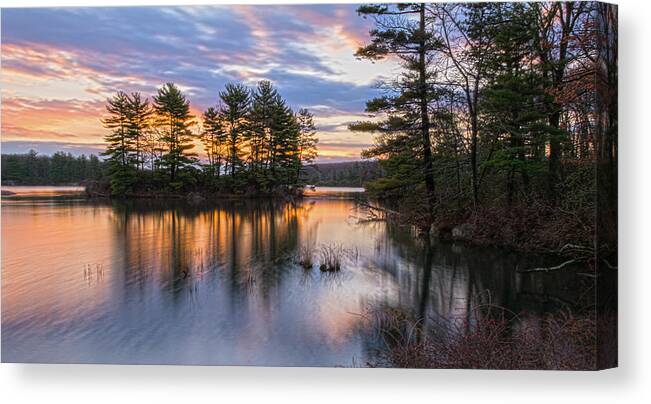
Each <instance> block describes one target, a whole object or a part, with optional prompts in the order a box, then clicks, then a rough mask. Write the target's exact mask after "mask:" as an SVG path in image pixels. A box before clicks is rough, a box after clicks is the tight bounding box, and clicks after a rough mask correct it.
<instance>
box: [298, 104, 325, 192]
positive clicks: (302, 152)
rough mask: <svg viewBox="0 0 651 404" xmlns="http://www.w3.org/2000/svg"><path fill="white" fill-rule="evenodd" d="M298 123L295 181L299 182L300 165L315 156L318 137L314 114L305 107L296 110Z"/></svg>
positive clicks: (309, 161) (310, 160)
mask: <svg viewBox="0 0 651 404" xmlns="http://www.w3.org/2000/svg"><path fill="white" fill-rule="evenodd" d="M296 121H297V123H298V134H299V136H298V151H297V155H298V168H297V169H296V179H295V182H297V183H298V182H299V180H300V173H301V167H302V166H303V165H305V164H310V163H311V162H312V161H314V159H315V158H316V156H317V150H316V145H317V143H318V142H319V139H317V137H316V126H315V125H314V115H312V113H311V112H310V111H308V110H307V109H305V108H302V109H300V110H299V111H298V114H297V115H296Z"/></svg>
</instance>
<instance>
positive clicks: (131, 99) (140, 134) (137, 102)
mask: <svg viewBox="0 0 651 404" xmlns="http://www.w3.org/2000/svg"><path fill="white" fill-rule="evenodd" d="M151 115H152V111H151V107H150V105H149V100H148V99H147V98H144V99H143V98H142V96H141V95H140V93H138V92H134V93H131V95H129V96H128V124H127V128H128V134H129V138H130V139H131V142H132V144H133V153H132V156H131V159H130V160H131V163H132V164H134V165H135V167H136V168H138V169H139V170H142V169H144V166H145V151H144V148H145V138H146V135H147V131H149V130H150V126H151Z"/></svg>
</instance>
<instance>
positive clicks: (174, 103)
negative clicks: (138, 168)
mask: <svg viewBox="0 0 651 404" xmlns="http://www.w3.org/2000/svg"><path fill="white" fill-rule="evenodd" d="M154 111H155V113H156V118H155V119H156V126H157V128H158V130H159V131H160V134H161V136H160V139H161V141H162V142H163V143H164V144H165V146H166V148H165V154H163V155H162V157H161V162H160V164H161V166H162V167H163V168H164V169H167V170H168V172H169V177H170V181H171V184H172V186H173V187H180V186H182V184H181V183H177V182H176V180H177V176H178V174H179V173H180V172H182V171H183V169H184V168H186V167H188V166H189V165H191V164H193V163H194V162H195V161H196V159H195V158H194V157H195V156H196V154H194V153H190V152H189V150H191V149H192V148H193V147H194V144H192V141H193V139H194V135H193V133H192V131H191V130H190V128H191V127H192V126H193V125H194V124H195V122H194V120H193V118H194V117H193V116H192V115H191V114H190V103H189V102H188V101H187V100H186V98H185V96H184V95H183V94H182V93H181V90H179V88H178V87H176V86H175V85H174V84H173V83H167V84H165V85H164V86H163V87H161V88H160V89H159V90H158V94H157V95H156V96H155V97H154Z"/></svg>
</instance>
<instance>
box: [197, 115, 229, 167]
mask: <svg viewBox="0 0 651 404" xmlns="http://www.w3.org/2000/svg"><path fill="white" fill-rule="evenodd" d="M227 136H228V133H227V132H226V130H225V129H224V122H223V120H222V119H221V116H220V114H219V111H218V110H217V109H216V108H215V107H210V108H208V109H207V110H206V111H205V112H204V113H203V130H202V135H201V141H202V143H203V145H204V150H205V151H206V156H207V157H208V165H207V168H208V172H209V174H210V176H211V177H219V176H220V173H221V167H222V163H223V160H224V157H225V153H224V151H225V146H226V143H227V140H228V139H227Z"/></svg>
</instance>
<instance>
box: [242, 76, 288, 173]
mask: <svg viewBox="0 0 651 404" xmlns="http://www.w3.org/2000/svg"><path fill="white" fill-rule="evenodd" d="M280 99H281V98H280V95H279V94H278V91H277V90H276V89H275V88H274V87H273V85H272V84H271V82H269V81H267V80H263V81H261V82H259V83H258V87H257V88H256V90H255V92H254V93H253V96H252V100H251V101H252V102H251V116H250V118H251V131H250V132H249V143H250V147H251V157H250V158H251V164H252V167H253V170H254V172H255V171H257V170H259V169H260V168H261V167H262V166H264V167H265V168H269V164H270V160H271V158H272V155H273V154H274V153H275V150H274V149H275V141H276V140H275V138H274V135H275V134H274V133H273V127H274V119H275V118H276V112H277V111H276V109H277V105H278V103H279V102H280Z"/></svg>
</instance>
